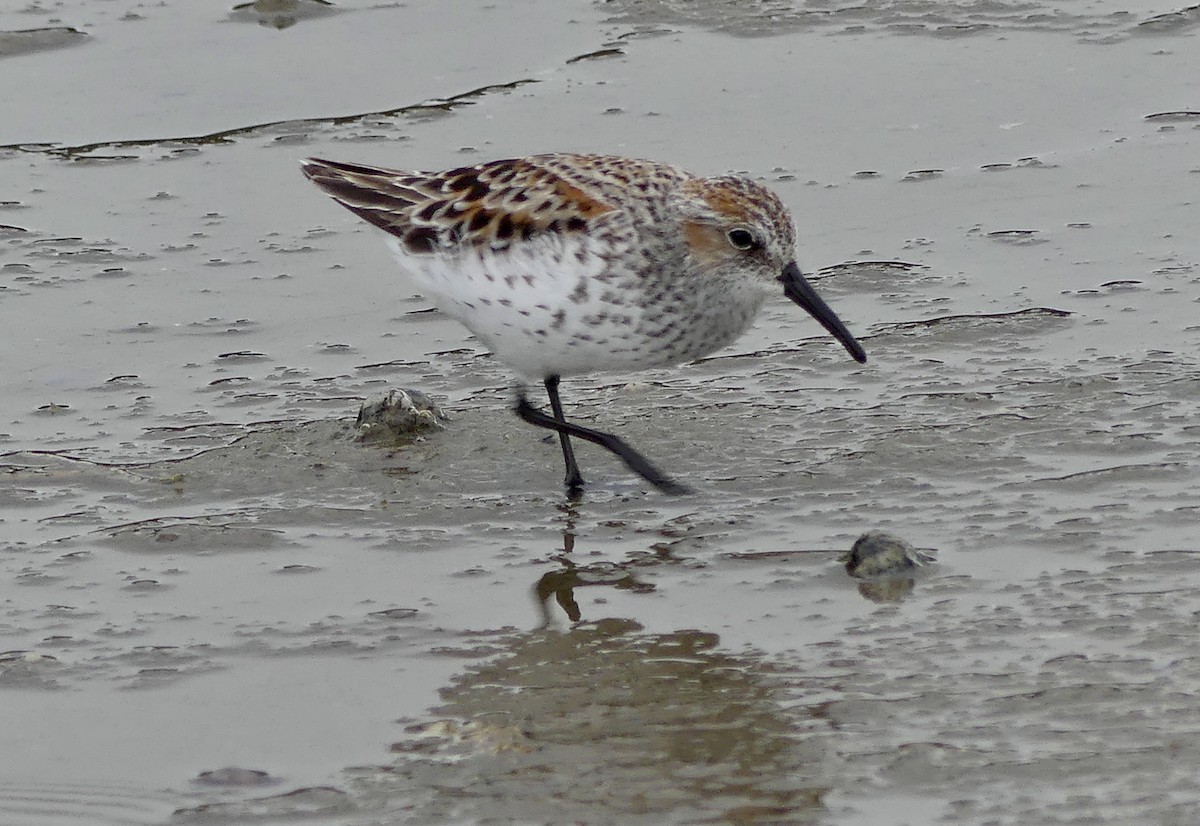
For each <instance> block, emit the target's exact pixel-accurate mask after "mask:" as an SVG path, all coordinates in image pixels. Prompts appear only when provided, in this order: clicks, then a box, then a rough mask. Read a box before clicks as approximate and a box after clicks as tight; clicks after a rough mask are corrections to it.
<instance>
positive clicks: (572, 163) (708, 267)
mask: <svg viewBox="0 0 1200 826" xmlns="http://www.w3.org/2000/svg"><path fill="white" fill-rule="evenodd" d="M303 170H304V174H305V175H306V176H308V178H309V180H311V181H312V182H313V183H314V184H316V185H317V186H319V187H320V188H321V189H322V190H324V192H325V193H326V194H328V195H330V196H331V197H332V198H333V199H334V200H335V201H337V202H338V203H339V204H341V205H342V206H344V207H346V208H347V209H349V210H350V211H351V212H353V213H354V214H355V215H357V216H359V217H360V218H362V219H364V220H366V221H367V222H369V223H371V224H374V225H375V226H377V227H379V228H380V229H382V230H383V231H384V232H386V233H387V242H388V245H389V246H390V247H391V249H392V252H393V253H395V255H396V258H397V260H398V261H399V262H400V267H401V269H402V270H404V272H405V273H407V275H408V277H409V278H410V279H411V280H412V281H413V283H414V284H415V285H416V286H417V287H418V288H419V289H420V290H421V291H422V292H423V293H425V294H426V295H427V297H428V298H430V299H432V300H433V301H434V303H436V304H437V306H438V308H439V309H441V310H442V312H444V313H446V314H447V315H449V316H451V317H453V318H455V319H457V320H458V321H460V322H462V323H463V324H464V325H466V327H467V328H468V329H469V330H471V332H472V333H474V334H475V336H476V337H477V338H478V339H479V340H480V341H481V342H483V343H484V345H486V346H487V347H488V348H489V349H490V350H491V351H492V352H493V353H494V354H495V355H496V357H497V358H499V359H500V360H501V361H503V362H505V363H506V364H508V365H509V366H510V367H512V368H513V369H514V370H516V371H517V372H518V373H519V374H520V375H521V376H522V377H523V378H525V379H531V380H540V381H541V382H542V383H543V384H544V385H545V387H546V392H547V393H548V394H549V396H550V410H551V413H552V414H553V415H552V416H551V415H547V414H546V413H544V412H542V411H540V410H538V409H537V408H535V407H534V406H533V405H532V404H530V403H529V400H528V399H527V397H526V395H525V385H524V384H520V385H518V387H517V401H516V406H515V410H516V413H517V415H518V416H520V417H521V418H522V419H524V420H525V421H526V422H528V423H529V424H533V425H536V426H538V427H543V428H547V429H549V430H553V431H556V432H557V433H558V434H559V439H560V443H561V445H562V453H563V461H564V463H565V464H566V479H565V483H566V485H567V488H568V489H571V490H573V491H574V490H578V489H579V488H581V487H582V486H583V477H582V476H581V475H580V473H579V466H578V464H576V461H575V454H574V451H573V450H572V446H571V440H570V437H571V436H576V437H578V438H580V439H584V440H587V441H590V442H593V443H595V444H598V445H600V446H602V447H604V448H606V449H607V450H609V451H611V452H612V453H614V454H616V455H617V456H618V457H620V458H621V459H622V460H623V461H624V462H625V464H626V465H627V466H628V467H629V468H630V469H631V470H633V471H634V472H636V473H637V474H639V475H640V476H641V477H642V478H644V479H645V480H646V481H648V482H650V483H651V484H653V485H654V486H655V487H657V488H659V489H660V490H662V491H664V492H667V493H683V492H686V490H687V488H686V487H684V486H683V485H681V484H679V483H678V482H675V481H673V480H672V479H671V478H670V477H669V476H667V475H665V474H664V473H662V472H661V471H659V470H658V469H657V468H656V467H654V465H653V464H651V463H650V462H649V461H648V460H647V459H646V458H645V457H644V456H642V455H641V454H640V453H638V452H637V451H636V450H634V449H633V448H632V447H630V446H629V445H627V444H626V443H625V442H623V441H622V440H621V439H619V438H617V437H616V436H614V435H612V434H611V433H603V432H601V431H598V430H592V429H591V428H586V427H581V426H580V425H577V424H573V423H571V422H568V421H567V420H566V418H565V417H564V416H563V409H562V402H561V401H560V400H559V395H558V385H559V380H560V378H561V377H563V376H571V375H578V374H581V373H591V372H599V371H627V370H641V369H645V368H649V367H663V366H667V365H674V364H681V363H683V362H687V361H692V360H694V359H697V358H700V357H701V356H704V355H707V354H709V353H711V352H713V351H714V350H718V349H720V348H721V347H724V346H725V345H727V344H729V343H731V342H732V341H733V340H734V339H736V338H737V337H738V336H740V335H741V334H742V333H743V332H745V330H746V329H747V328H748V327H749V326H750V324H751V322H752V321H753V320H754V316H755V314H756V313H757V312H758V309H759V307H761V306H762V303H763V301H764V300H765V299H766V297H767V296H768V295H770V294H771V293H773V292H777V291H779V290H781V289H782V291H783V294H784V295H786V296H787V297H788V298H790V299H791V300H792V301H794V302H795V303H797V304H799V305H800V306H801V307H803V308H804V309H805V310H807V311H808V312H809V313H810V314H811V315H812V316H813V317H814V318H815V319H816V320H817V321H818V322H820V323H821V325H822V326H823V327H824V328H825V329H826V330H828V331H829V332H830V333H831V334H832V335H833V336H834V337H835V338H836V339H837V340H838V341H840V342H841V343H842V346H844V347H845V348H846V350H847V351H849V353H850V355H851V356H853V357H854V358H855V359H856V360H857V361H860V362H863V361H866V358H867V357H866V354H865V353H864V352H863V349H862V347H861V345H859V343H858V342H857V341H855V339H854V336H852V335H851V334H850V332H849V331H848V330H847V329H846V327H845V325H844V324H842V322H841V320H840V319H839V318H838V317H837V315H836V314H834V312H833V310H831V309H830V308H829V306H828V305H827V304H826V303H825V302H824V301H823V300H821V297H820V296H818V295H817V293H816V292H815V291H814V290H813V288H812V286H811V285H810V284H809V283H808V282H807V281H806V280H805V279H804V276H803V275H802V274H801V272H800V268H799V267H798V266H797V265H796V261H795V230H794V228H793V225H792V218H791V215H790V214H789V213H788V210H787V208H786V207H784V205H783V203H782V202H781V201H780V200H779V198H778V197H777V196H776V195H775V194H774V193H773V192H771V191H770V190H768V189H766V188H765V187H763V186H761V185H760V184H758V183H756V182H754V181H751V180H748V179H746V178H742V177H738V176H734V175H723V176H719V177H714V178H701V177H697V176H695V175H692V174H689V173H687V172H685V171H683V170H681V169H678V168H676V167H674V166H669V165H667V164H661V163H654V162H651V161H643V160H633V159H630V158H621V157H612V156H605V155H577V154H565V153H564V154H547V155H533V156H530V157H526V158H513V159H510V160H500V161H491V162H489V163H481V164H476V165H475V166H465V167H460V168H458V169H451V170H448V171H446V172H405V171H400V170H395V169H384V168H380V167H375V166H363V165H361V164H350V163H341V162H338V161H326V160H320V159H317V158H310V159H309V160H307V161H305V162H304V163H303Z"/></svg>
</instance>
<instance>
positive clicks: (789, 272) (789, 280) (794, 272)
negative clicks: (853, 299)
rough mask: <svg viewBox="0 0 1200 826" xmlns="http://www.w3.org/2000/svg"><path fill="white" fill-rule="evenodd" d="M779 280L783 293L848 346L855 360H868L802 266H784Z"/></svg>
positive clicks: (794, 264) (847, 348) (793, 264)
mask: <svg viewBox="0 0 1200 826" xmlns="http://www.w3.org/2000/svg"><path fill="white" fill-rule="evenodd" d="M779 280H780V281H782V282H783V294H784V295H786V296H787V297H788V298H790V299H791V300H792V301H795V302H796V303H797V304H799V305H800V306H801V307H803V308H804V309H805V310H807V311H808V314H809V315H811V316H812V317H813V318H815V319H816V320H817V321H819V322H821V326H822V327H824V328H825V329H826V330H828V331H829V333H830V334H831V335H832V336H833V337H834V338H836V339H837V340H838V341H840V342H841V343H842V346H843V347H845V348H846V352H848V353H849V354H850V355H852V356H853V357H854V360H855V361H857V362H859V363H863V362H865V361H866V360H867V354H866V352H865V351H864V350H863V348H862V345H861V344H859V343H858V342H857V341H855V340H854V336H852V335H850V331H849V330H847V329H846V325H845V324H843V323H842V320H841V319H840V318H838V317H837V314H836V313H834V311H833V310H831V309H829V305H828V304H826V303H825V302H824V300H822V298H821V296H819V295H817V291H816V290H814V289H813V288H812V284H809V283H808V282H807V281H806V280H805V279H804V273H802V272H800V268H799V267H797V266H796V262H795V261H793V262H792V263H790V264H788V265H787V266H786V267H784V268H783V273H782V274H781V275H780V276H779Z"/></svg>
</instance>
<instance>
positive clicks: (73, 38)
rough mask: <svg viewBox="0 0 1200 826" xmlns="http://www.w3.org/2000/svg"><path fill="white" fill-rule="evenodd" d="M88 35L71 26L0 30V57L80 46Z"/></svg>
mask: <svg viewBox="0 0 1200 826" xmlns="http://www.w3.org/2000/svg"><path fill="white" fill-rule="evenodd" d="M87 40H88V35H87V34H86V33H84V32H81V31H79V30H78V29H73V28H71V27H70V26H52V27H47V28H44V29H20V30H17V31H8V32H0V58H4V57H13V56H14V55H23V54H31V53H33V52H45V51H49V50H51V49H61V48H64V47H66V46H78V45H80V44H81V43H84V42H86V41H87Z"/></svg>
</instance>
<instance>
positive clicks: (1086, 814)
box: [0, 0, 1200, 826]
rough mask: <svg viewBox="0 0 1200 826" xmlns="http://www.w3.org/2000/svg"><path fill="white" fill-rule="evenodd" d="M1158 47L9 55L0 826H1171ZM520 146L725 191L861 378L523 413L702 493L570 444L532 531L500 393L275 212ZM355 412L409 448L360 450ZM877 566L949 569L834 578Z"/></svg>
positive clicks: (1080, 31)
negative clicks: (785, 231) (318, 174)
mask: <svg viewBox="0 0 1200 826" xmlns="http://www.w3.org/2000/svg"><path fill="white" fill-rule="evenodd" d="M1198 31H1200V14H1198V13H1197V12H1196V10H1195V9H1194V8H1186V7H1182V6H1173V5H1169V4H1154V3H1149V2H1138V3H1133V4H1131V3H1122V2H1117V0H1104V2H1098V3H1082V2H1062V3H1043V2H986V3H982V2H981V3H969V4H950V3H924V2H894V3H866V4H854V5H850V4H838V3H836V2H811V3H800V2H778V3H750V2H747V3H717V2H714V3H695V2H666V1H665V0H664V2H632V0H630V2H608V3H587V2H561V0H555V2H550V0H544V1H543V2H528V3H513V4H486V3H472V2H463V3H456V4H450V5H448V4H445V3H441V2H433V0H430V1H429V2H411V3H407V4H403V5H400V4H376V3H370V2H343V3H339V4H337V5H335V6H334V5H328V4H324V3H318V2H298V3H289V2H278V3H265V2H260V3H257V4H253V5H250V4H247V6H245V7H239V8H236V9H235V8H232V7H230V8H228V9H220V8H217V7H215V6H211V5H209V4H173V5H168V6H137V7H136V8H133V7H131V8H126V7H124V6H120V7H114V6H113V4H111V3H107V2H100V1H99V0H78V2H62V3H58V4H54V5H39V4H31V5H28V6H26V7H25V8H23V9H21V10H7V11H0V67H2V68H3V70H4V76H5V81H6V83H5V87H6V93H5V94H6V100H5V117H4V118H2V119H0V182H2V186H3V188H2V189H0V225H3V226H0V335H3V345H4V346H3V348H2V350H0V370H2V375H3V380H4V389H5V392H4V393H2V394H0V531H2V532H0V640H2V643H0V700H2V701H0V730H3V731H4V744H3V748H0V823H4V824H7V823H13V824H17V823H20V824H51V823H53V824H66V825H67V826H70V824H99V823H113V824H133V823H147V824H164V823H168V824H173V823H205V824H208V823H229V824H247V823H257V822H273V823H278V822H300V821H302V820H303V822H321V823H331V824H334V823H336V824H355V825H357V824H376V823H414V824H434V823H436V824H440V823H446V824H449V823H455V824H458V823H564V822H570V823H588V824H636V823H647V824H651V823H653V824H659V823H696V822H725V823H738V824H750V823H797V822H811V823H821V824H826V823H827V824H901V823H912V824H926V823H934V822H954V823H994V824H1018V823H1019V824H1028V823H1057V822H1071V823H1113V824H1115V823H1132V822H1137V823H1163V824H1190V823H1194V822H1195V821H1196V819H1197V817H1200V792H1198V791H1197V788H1196V783H1195V766H1196V765H1197V763H1198V762H1200V747H1198V746H1197V743H1198V742H1200V738H1198V735H1200V716H1197V713H1196V700H1195V698H1196V695H1197V692H1198V690H1200V658H1197V656H1196V653H1195V649H1196V645H1195V639H1196V617H1197V614H1198V612H1200V547H1198V546H1197V540H1196V536H1197V527H1198V525H1200V470H1198V467H1200V420H1198V419H1197V413H1196V411H1197V409H1198V404H1200V358H1198V356H1197V353H1198V352H1200V269H1198V266H1200V241H1197V232H1196V227H1197V226H1200V207H1198V206H1197V202H1196V193H1197V191H1198V186H1200V50H1198V49H1197V48H1196V43H1197V41H1196V36H1197V32H1198ZM547 150H580V151H599V152H613V153H619V154H628V155H636V156H643V157H651V158H655V159H661V160H667V161H671V162H674V163H678V164H680V165H681V166H684V167H686V168H689V169H693V170H695V171H698V172H706V173H720V172H725V171H738V172H742V173H745V174H748V175H751V176H754V177H757V178H760V179H762V180H764V181H765V182H767V183H768V184H769V185H771V186H772V187H773V188H775V189H776V190H777V191H778V192H779V193H780V195H781V197H782V198H783V199H784V200H785V202H786V203H787V204H788V205H789V206H790V207H791V208H792V210H793V213H794V214H795V216H796V219H797V223H798V228H799V233H800V237H801V241H800V249H799V256H800V262H801V264H802V266H804V267H805V268H806V271H808V272H811V273H812V274H813V276H814V280H815V283H816V284H817V285H818V288H819V289H820V290H821V292H822V293H823V294H824V295H825V297H826V298H827V299H828V300H829V302H830V303H831V304H832V305H833V306H834V307H835V308H836V309H837V310H838V312H839V314H840V315H841V316H842V317H843V318H844V319H845V320H846V322H847V323H848V325H849V326H850V327H851V329H852V330H854V331H855V332H856V333H857V334H858V335H859V337H860V339H861V340H862V341H863V343H864V346H865V347H866V348H867V351H868V353H869V354H870V359H871V360H870V361H869V363H868V364H867V365H865V366H859V365H856V364H855V363H853V362H852V361H850V360H849V359H848V358H847V357H846V356H845V354H844V352H843V351H842V350H841V349H840V348H839V347H838V346H837V345H836V344H835V343H834V342H832V341H831V340H829V339H827V338H826V337H824V336H823V335H821V331H820V330H819V328H817V326H816V325H815V324H814V323H813V322H812V321H811V320H810V319H808V318H807V317H804V316H802V314H800V312H799V310H797V308H795V307H794V306H792V305H790V304H789V303H788V302H786V300H784V299H783V298H782V296H781V297H780V299H779V300H778V301H777V302H775V303H773V304H771V305H770V306H769V307H768V308H767V309H766V310H765V312H764V313H763V316H762V318H761V319H760V322H759V324H758V325H757V326H756V328H755V329H754V330H753V331H752V332H751V333H750V334H749V335H747V336H746V337H745V338H743V339H742V340H741V341H740V342H738V344H737V345H736V346H735V347H734V348H731V349H730V350H728V351H725V352H723V353H720V354H718V355H716V356H714V357H712V358H709V359H706V360H704V361H703V362H700V363H698V364H694V365H689V366H686V367H682V368H679V369H677V370H672V371H661V372H648V373H643V374H639V375H637V376H616V375H614V376H607V375H598V376H594V377H589V378H585V379H578V380H571V381H569V382H566V383H564V386H563V393H564V400H565V402H566V404H567V405H568V408H569V410H570V411H571V414H572V415H573V416H574V417H577V418H578V419H579V420H580V421H583V422H586V423H589V424H591V425H592V426H595V427H598V428H601V429H605V430H612V431H615V432H617V433H619V434H620V435H621V436H622V437H624V438H626V439H628V440H629V441H630V442H631V443H632V444H634V445H636V446H637V447H639V448H640V449H641V450H643V451H644V452H645V453H646V454H647V455H649V456H650V457H652V458H653V459H654V460H655V461H656V462H658V463H659V464H661V465H662V466H663V467H664V468H666V469H668V470H669V471H671V472H672V473H673V474H674V475H675V476H677V477H678V478H680V479H681V480H683V481H686V482H687V483H688V484H690V485H691V486H693V487H694V488H696V489H697V493H696V494H695V495H694V496H691V497H686V498H677V499H672V498H666V497H663V496H661V495H658V494H656V493H653V492H650V491H647V490H646V489H645V486H644V485H643V484H641V483H640V482H639V480H637V479H635V478H631V477H630V476H629V474H628V473H627V472H625V470H624V469H623V468H622V467H621V466H620V465H619V464H617V463H616V462H615V461H614V460H613V459H612V458H611V457H609V456H607V455H605V454H603V453H601V452H599V451H597V450H594V449H592V448H590V447H587V446H584V447H582V448H581V449H580V453H581V465H582V467H583V469H584V472H585V475H587V476H588V478H589V480H590V481H591V482H592V483H593V484H592V486H591V487H590V488H589V489H588V490H587V492H586V493H585V494H584V496H583V497H582V499H580V500H579V501H574V502H572V501H569V500H568V499H567V498H566V497H565V496H564V495H563V493H562V491H561V489H560V487H559V481H560V477H561V467H560V457H559V456H558V453H557V447H556V446H555V445H554V444H552V443H550V442H547V441H544V440H543V439H542V437H541V434H540V433H537V432H531V431H530V430H529V429H528V428H527V427H526V426H524V425H522V424H521V423H520V422H518V421H517V420H516V419H515V418H514V417H513V416H512V415H511V414H510V413H509V412H508V409H507V408H508V404H509V401H510V395H509V389H508V388H509V385H510V382H511V376H510V375H509V374H508V373H507V372H506V370H505V369H504V367H503V365H501V364H498V363H496V362H494V361H493V360H492V359H490V358H489V357H488V356H487V354H486V352H485V351H484V350H483V349H482V348H481V347H480V346H479V345H478V343H477V342H475V341H474V340H473V339H471V338H470V337H469V335H468V334H467V333H466V332H465V331H464V330H462V329H461V328H460V327H458V326H456V325H455V324H453V323H452V322H450V321H448V320H447V319H444V318H441V317H439V316H438V315H437V314H435V313H429V312H426V311H425V310H426V309H427V308H428V303H427V302H426V301H424V299H422V298H420V297H419V296H417V295H415V294H414V293H413V289H412V288H411V287H410V286H409V285H407V284H404V283H400V282H399V279H398V276H397V275H395V272H394V269H393V266H392V264H391V262H390V260H389V257H388V253H387V251H386V249H385V247H384V246H383V244H381V243H379V241H378V239H377V237H376V235H375V233H374V231H373V230H371V229H370V228H369V227H366V226H365V225H362V224H361V223H359V222H357V221H356V219H354V218H353V216H352V215H350V214H349V213H346V212H345V211H344V210H342V209H340V208H339V207H337V206H336V205H335V204H333V203H332V202H331V201H329V200H328V199H326V198H324V196H322V195H321V194H320V193H319V192H317V191H316V190H315V189H314V188H313V187H311V186H310V185H309V184H307V183H306V182H305V181H304V180H303V179H302V178H301V177H300V175H299V172H298V168H297V160H298V159H299V158H300V157H302V156H305V155H308V154H314V155H323V156H328V157H332V158H337V159H343V160H350V161H361V162H366V163H379V164H384V165H390V166H397V167H411V168H426V169H437V168H443V167H448V166H452V165H461V164H463V163H469V162H474V161H479V160H485V159H489V158H494V157H505V156H514V155H524V154H529V153H532V152H538V151H547ZM393 387H411V388H417V389H420V390H422V391H424V392H426V393H428V394H430V395H431V396H432V397H433V398H435V399H436V400H437V401H438V403H439V404H440V405H441V406H442V407H443V408H444V409H445V411H446V412H447V414H448V416H449V419H448V420H447V421H446V422H445V426H444V429H442V430H440V431H437V432H432V433H429V434H427V435H426V436H425V437H424V438H423V439H422V440H420V441H418V442H415V443H413V444H411V445H409V446H406V447H398V448H382V447H378V446H373V447H368V446H363V445H361V444H358V443H357V442H356V441H355V440H354V438H353V437H354V416H355V413H356V412H357V409H358V407H359V404H360V403H361V402H362V401H363V400H364V399H368V398H377V397H379V396H381V395H383V394H385V393H386V392H387V391H388V390H389V389H390V388H393ZM869 530H884V531H887V532H888V533H891V534H894V535H896V536H898V537H901V538H903V539H904V540H906V541H908V542H910V543H912V544H913V545H914V546H916V547H918V548H923V549H930V550H932V551H934V552H936V554H937V559H938V561H937V562H936V563H935V564H933V565H930V566H927V567H925V568H922V569H920V571H919V572H918V573H917V575H915V576H913V577H912V578H911V580H910V579H909V578H902V579H901V580H899V581H895V582H890V583H886V584H884V585H882V586H879V585H878V584H871V583H860V582H858V581H856V580H854V579H851V578H850V577H848V576H847V575H846V573H845V571H844V570H843V569H842V567H841V565H840V564H839V563H838V562H837V556H838V554H839V553H841V552H843V551H845V550H846V549H848V548H849V547H850V545H851V544H852V543H853V541H854V539H855V538H856V537H857V536H859V535H860V534H862V533H864V532H866V531H869ZM860 586H861V587H860ZM574 615H578V616H579V617H580V620H579V622H572V621H571V619H570V617H571V616H574Z"/></svg>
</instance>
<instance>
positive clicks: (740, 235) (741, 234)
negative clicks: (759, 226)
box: [727, 227, 758, 250]
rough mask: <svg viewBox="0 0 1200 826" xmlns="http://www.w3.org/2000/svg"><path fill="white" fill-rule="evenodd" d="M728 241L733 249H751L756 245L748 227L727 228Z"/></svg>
mask: <svg viewBox="0 0 1200 826" xmlns="http://www.w3.org/2000/svg"><path fill="white" fill-rule="evenodd" d="M727 237H728V238H729V243H731V244H733V246H734V248H735V249H739V250H752V249H754V248H755V247H757V246H758V241H756V240H755V239H754V233H752V232H751V231H750V230H748V229H741V228H740V227H739V228H738V229H731V230H729V235H728V236H727Z"/></svg>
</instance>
